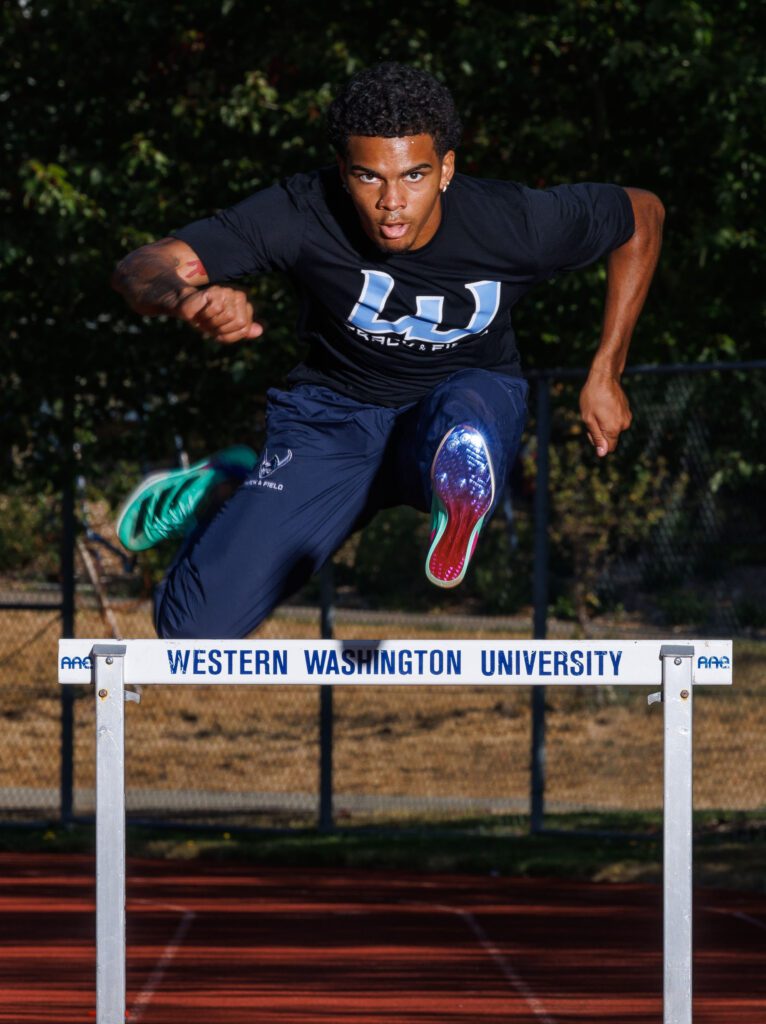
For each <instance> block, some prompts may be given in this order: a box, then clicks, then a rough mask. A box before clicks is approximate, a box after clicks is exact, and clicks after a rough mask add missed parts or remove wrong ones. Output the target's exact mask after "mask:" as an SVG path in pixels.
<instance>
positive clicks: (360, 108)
mask: <svg viewBox="0 0 766 1024" xmlns="http://www.w3.org/2000/svg"><path fill="white" fill-rule="evenodd" d="M327 129H328V134H329V136H330V142H331V143H332V145H333V146H334V147H335V150H336V152H337V153H339V154H340V155H341V156H345V154H346V150H347V148H348V138H349V135H368V136H374V137H376V138H384V139H392V138H399V137H402V136H404V135H421V134H422V135H430V136H432V138H433V140H434V146H435V148H436V152H437V154H438V155H439V158H441V157H443V156H444V154H445V153H446V152H447V151H448V150H450V149H455V148H456V147H457V146H458V145H459V143H460V136H461V134H462V130H463V126H462V125H461V123H460V118H459V117H458V115H457V111H456V110H455V103H454V100H453V99H452V96H451V95H450V92H449V90H448V89H447V88H446V86H444V85H442V84H441V82H438V81H437V80H436V79H435V78H434V77H433V75H430V74H429V73H428V72H427V71H421V70H420V69H419V68H413V67H411V66H410V65H409V64H398V63H396V62H395V61H385V62H384V63H381V64H376V65H375V66H374V67H371V68H365V69H364V70H363V71H358V72H357V73H356V74H355V75H354V76H353V78H351V79H350V80H349V82H348V83H347V84H346V86H345V87H344V88H343V89H342V91H341V92H340V93H339V94H338V95H337V96H336V98H335V99H334V100H333V102H332V103H331V104H330V107H329V109H328V111H327Z"/></svg>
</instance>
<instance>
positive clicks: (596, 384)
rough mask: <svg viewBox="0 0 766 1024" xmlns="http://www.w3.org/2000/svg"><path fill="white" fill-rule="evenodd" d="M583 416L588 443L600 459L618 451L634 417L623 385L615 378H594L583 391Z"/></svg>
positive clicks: (581, 408)
mask: <svg viewBox="0 0 766 1024" xmlns="http://www.w3.org/2000/svg"><path fill="white" fill-rule="evenodd" d="M580 415H581V416H582V419H583V423H584V424H585V427H586V429H587V431H588V440H589V441H590V443H591V444H592V445H593V447H594V448H595V449H596V455H598V456H599V457H600V458H603V457H604V456H605V455H607V454H608V453H609V452H613V451H614V450H615V448H616V447H617V441H618V440H619V437H620V434H621V433H622V432H623V430H627V429H628V427H629V426H630V422H631V420H632V418H633V417H632V415H631V412H630V405H629V404H628V398H627V395H626V394H625V392H624V391H623V390H622V387H621V386H620V382H619V381H618V380H617V379H616V378H615V377H594V376H592V375H591V376H590V377H588V379H587V380H586V382H585V386H584V387H583V389H582V391H581V392H580Z"/></svg>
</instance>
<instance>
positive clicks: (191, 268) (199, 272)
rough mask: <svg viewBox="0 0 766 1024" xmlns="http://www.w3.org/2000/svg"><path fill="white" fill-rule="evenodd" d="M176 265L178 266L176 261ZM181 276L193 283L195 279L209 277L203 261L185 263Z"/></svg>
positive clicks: (180, 272)
mask: <svg viewBox="0 0 766 1024" xmlns="http://www.w3.org/2000/svg"><path fill="white" fill-rule="evenodd" d="M176 265H178V260H176ZM179 274H180V276H181V277H182V278H183V279H184V281H191V279H192V278H193V277H207V271H206V270H205V268H204V266H203V264H202V260H189V262H188V263H184V265H183V267H182V268H181V270H180V271H179Z"/></svg>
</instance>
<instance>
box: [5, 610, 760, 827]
mask: <svg viewBox="0 0 766 1024" xmlns="http://www.w3.org/2000/svg"><path fill="white" fill-rule="evenodd" d="M287 614H288V613H287V612H285V613H283V614H282V615H280V616H278V617H275V618H272V619H271V620H270V621H269V622H267V623H265V624H264V626H263V627H262V628H261V629H260V630H259V631H258V634H257V635H260V636H263V637H275V638H289V637H304V638H307V637H311V636H318V624H317V623H316V622H307V621H305V620H304V621H299V620H291V619H289V618H287V617H285V616H286V615H287ZM119 616H120V621H121V628H122V632H123V633H124V635H126V636H151V635H152V628H151V622H150V618H149V609H148V606H147V605H145V604H132V605H124V606H122V607H121V608H120V609H119ZM422 622H423V620H420V623H419V625H418V628H417V629H416V630H415V629H413V628H412V626H409V627H408V625H407V623H406V622H403V621H399V622H397V623H391V624H389V625H388V626H380V625H379V626H377V627H375V628H374V629H372V628H371V627H370V625H369V623H367V624H364V623H356V624H348V625H342V626H339V627H338V629H337V634H338V636H339V637H341V638H344V639H346V638H363V637H369V636H371V635H377V636H385V637H413V636H416V635H417V636H418V637H420V638H423V639H425V638H434V639H444V638H447V637H448V636H451V635H461V636H463V637H466V636H469V635H470V636H474V637H476V638H482V637H494V638H497V636H498V634H497V632H495V631H493V630H492V629H491V628H490V625H491V624H490V623H489V620H485V622H484V623H483V626H484V628H483V629H481V630H477V631H476V632H470V633H469V631H468V630H466V629H461V630H460V631H459V633H458V634H452V633H449V632H445V631H444V630H443V629H440V628H439V626H440V623H439V620H438V618H434V622H433V627H432V628H428V627H427V625H422ZM0 627H2V635H3V637H4V638H5V642H4V649H5V651H6V652H7V653H5V654H4V655H0V720H2V723H3V743H2V746H1V747H0V788H1V789H6V790H7V789H8V788H10V787H21V786H29V787H34V788H40V787H56V786H57V785H58V771H59V766H58V743H59V689H58V685H57V683H56V671H55V665H56V640H57V638H58V633H59V628H60V627H59V621H58V618H57V616H56V614H55V613H49V612H33V611H23V612H8V611H6V612H2V611H0ZM78 634H79V635H80V636H99V635H104V628H103V625H102V623H101V620H100V617H99V616H98V614H97V612H95V611H87V610H86V611H82V612H81V613H80V614H79V615H78ZM506 635H507V634H506ZM765 677H766V650H764V649H763V648H762V647H758V646H757V645H755V644H750V645H748V644H745V643H742V644H738V645H737V647H736V649H735V687H734V688H733V690H728V689H725V690H721V689H718V688H716V689H711V690H709V691H707V692H705V691H702V692H699V693H698V695H697V698H696V723H695V728H696V738H695V749H696V766H695V786H696V793H695V802H696V806H697V807H699V808H725V809H730V810H734V809H756V808H762V807H763V806H764V805H766V783H764V779H766V745H764V743H763V737H764V727H765V726H766V705H765V704H764V701H763V696H764V693H766V678H765ZM78 690H79V688H78ZM79 692H80V693H82V694H83V699H79V700H77V702H76V763H75V780H76V786H78V787H86V788H87V787H91V786H92V785H93V709H92V703H91V700H90V694H89V691H87V690H86V689H85V688H83V689H82V690H79ZM646 692H647V691H646V689H636V690H626V689H623V688H616V689H615V691H612V692H606V693H603V692H599V693H596V692H594V691H592V690H588V691H582V690H577V689H568V688H567V689H563V688H562V689H557V688H549V689H548V690H547V691H546V700H547V702H548V707H549V714H548V790H547V797H548V800H549V801H550V804H551V805H558V806H566V805H571V806H572V807H588V808H603V809H636V810H638V809H648V808H656V807H658V806H659V805H660V802H661V782H660V780H661V770H662V750H661V745H662V736H661V732H662V729H661V723H662V715H661V711H660V709H659V708H658V707H654V708H652V709H649V708H648V707H647V705H646ZM334 701H335V748H334V749H335V791H336V793H338V794H340V796H339V798H338V799H337V801H336V811H337V812H338V814H339V817H341V818H342V817H343V815H344V806H343V796H344V795H353V794H377V795H384V796H409V797H415V798H434V797H439V798H444V797H451V798H456V797H466V798H467V797H471V798H479V797H481V798H485V799H487V800H490V801H491V800H497V801H500V800H508V799H514V798H515V799H518V800H519V801H520V802H521V803H523V801H524V800H525V799H526V797H527V794H528V787H529V775H528V759H529V735H530V715H529V691H528V690H527V689H526V688H517V687H513V688H508V689H502V690H501V689H498V688H497V687H493V688H489V687H484V688H482V687H470V688H445V689H443V690H440V689H438V688H435V687H419V688H413V687H407V688H401V689H400V688H392V687H381V688H369V689H368V688H364V689H355V688H345V687H341V688H338V689H337V690H336V691H335V695H334ZM127 714H128V730H127V736H128V739H127V744H128V758H127V763H128V786H129V787H130V788H137V789H139V788H147V789H152V790H183V791H190V790H192V791H193V790H197V791H199V790H204V791H206V792H210V791H222V792H228V793H231V792H235V793H250V792H270V793H304V794H315V793H316V791H317V786H318V768H317V765H318V725H317V721H318V690H317V688H316V687H294V688H293V687H291V688H287V689H282V688H268V689H261V688H257V689H256V688H253V687H226V688H218V687H216V688H215V689H212V688H209V687H204V686H201V687H194V686H184V687H178V688H174V687H157V688H152V687H146V688H144V694H143V699H142V703H141V705H140V706H135V705H129V706H128V710H127ZM168 804H169V806H174V805H175V801H174V799H173V798H169V800H168Z"/></svg>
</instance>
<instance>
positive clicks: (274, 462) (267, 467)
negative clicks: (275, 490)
mask: <svg viewBox="0 0 766 1024" xmlns="http://www.w3.org/2000/svg"><path fill="white" fill-rule="evenodd" d="M292 457H293V453H292V450H291V449H290V448H288V449H287V455H283V456H282V457H281V458H280V456H279V455H272V456H271V458H269V450H268V448H264V449H263V458H262V459H261V464H260V466H259V467H258V479H259V480H265V479H266V477H267V476H271V474H272V473H276V471H277V470H278V469H281V468H282V467H283V466H286V465H287V463H288V462H291V461H292Z"/></svg>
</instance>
